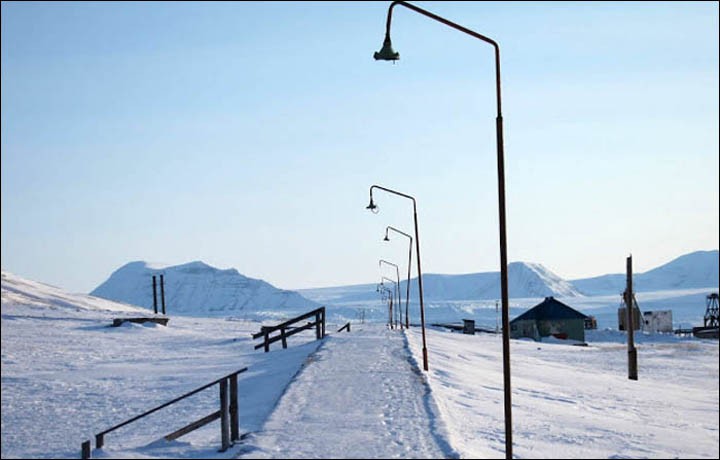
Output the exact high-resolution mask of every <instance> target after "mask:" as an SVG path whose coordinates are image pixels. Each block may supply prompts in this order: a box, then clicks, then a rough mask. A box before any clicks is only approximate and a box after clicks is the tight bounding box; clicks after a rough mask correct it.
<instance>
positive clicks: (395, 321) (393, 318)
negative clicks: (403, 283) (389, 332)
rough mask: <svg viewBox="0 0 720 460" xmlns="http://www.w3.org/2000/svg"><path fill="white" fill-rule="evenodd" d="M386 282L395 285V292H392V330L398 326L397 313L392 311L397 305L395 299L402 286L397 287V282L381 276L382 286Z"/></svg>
mask: <svg viewBox="0 0 720 460" xmlns="http://www.w3.org/2000/svg"><path fill="white" fill-rule="evenodd" d="M385 281H388V282H390V283H392V284H393V290H392V291H391V292H390V323H391V325H394V326H393V327H392V328H391V329H395V327H396V326H397V318H396V317H395V311H394V310H393V309H392V306H393V305H395V297H396V296H397V294H398V292H399V291H400V286H398V285H397V283H396V282H395V280H393V279H390V278H388V277H387V276H381V277H380V284H383V283H384V282H385Z"/></svg>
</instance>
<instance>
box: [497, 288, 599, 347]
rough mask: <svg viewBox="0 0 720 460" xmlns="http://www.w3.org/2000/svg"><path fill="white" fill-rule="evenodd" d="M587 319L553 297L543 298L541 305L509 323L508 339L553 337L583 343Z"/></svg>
mask: <svg viewBox="0 0 720 460" xmlns="http://www.w3.org/2000/svg"><path fill="white" fill-rule="evenodd" d="M588 318H589V317H588V316H587V315H584V314H582V313H580V312H579V311H577V310H575V309H573V308H571V307H569V306H567V305H565V304H564V303H562V302H560V301H559V300H557V299H555V298H554V297H545V300H543V301H542V302H541V303H539V304H538V305H535V306H534V307H533V308H531V309H530V310H528V311H526V312H525V313H523V314H522V315H520V316H518V317H517V318H515V319H514V320H512V321H510V337H512V338H514V339H519V338H522V337H529V338H532V339H534V340H541V339H542V337H550V336H553V337H556V338H558V339H571V340H578V341H580V342H584V341H585V322H586V321H587V320H588Z"/></svg>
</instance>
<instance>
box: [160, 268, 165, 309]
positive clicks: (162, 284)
mask: <svg viewBox="0 0 720 460" xmlns="http://www.w3.org/2000/svg"><path fill="white" fill-rule="evenodd" d="M160 300H161V302H162V309H163V315H164V314H165V278H164V275H160Z"/></svg>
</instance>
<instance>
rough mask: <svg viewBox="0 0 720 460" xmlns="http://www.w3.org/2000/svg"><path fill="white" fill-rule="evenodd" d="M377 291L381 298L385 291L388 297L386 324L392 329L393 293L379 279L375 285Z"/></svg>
mask: <svg viewBox="0 0 720 460" xmlns="http://www.w3.org/2000/svg"><path fill="white" fill-rule="evenodd" d="M390 281H392V280H390ZM377 292H379V293H380V299H381V300H385V295H386V293H387V295H388V299H389V301H388V326H389V327H390V329H392V328H393V320H392V299H393V296H394V293H393V292H392V291H391V290H390V289H388V288H386V287H385V285H384V284H383V282H382V281H380V284H379V285H378V287H377Z"/></svg>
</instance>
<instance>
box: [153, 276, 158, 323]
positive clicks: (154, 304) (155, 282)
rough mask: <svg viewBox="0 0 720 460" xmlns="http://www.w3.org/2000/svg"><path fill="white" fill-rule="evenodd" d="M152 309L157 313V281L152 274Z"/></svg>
mask: <svg viewBox="0 0 720 460" xmlns="http://www.w3.org/2000/svg"><path fill="white" fill-rule="evenodd" d="M153 311H154V312H155V314H156V315H157V281H156V279H155V275H153Z"/></svg>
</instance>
